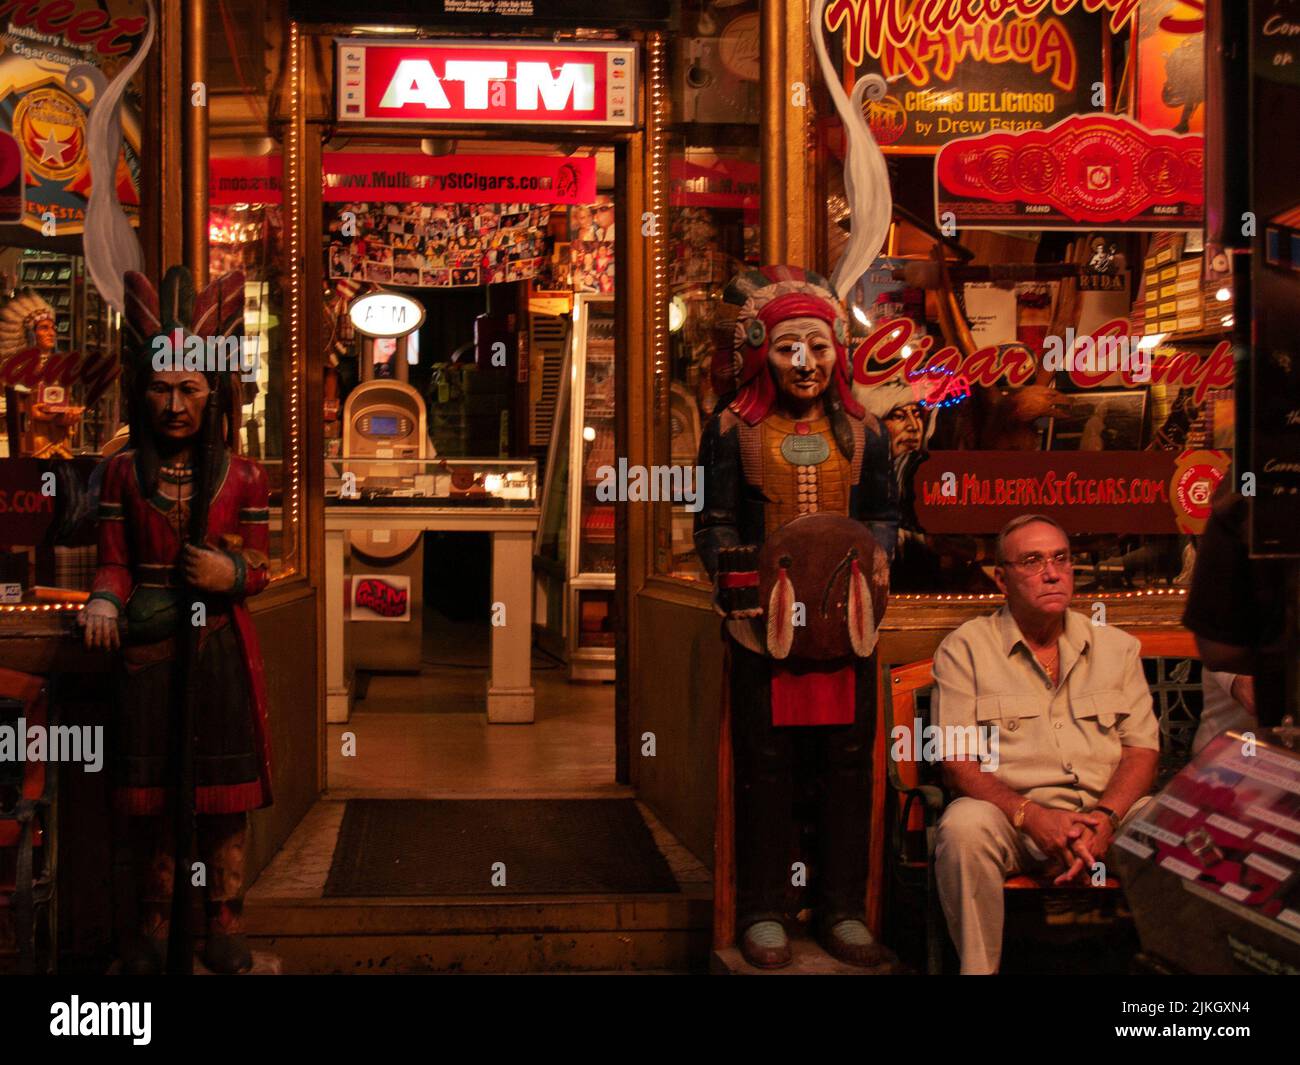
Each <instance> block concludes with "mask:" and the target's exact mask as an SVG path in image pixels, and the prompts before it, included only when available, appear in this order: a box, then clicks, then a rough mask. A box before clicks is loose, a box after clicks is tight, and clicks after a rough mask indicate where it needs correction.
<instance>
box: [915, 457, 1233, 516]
mask: <svg viewBox="0 0 1300 1065" xmlns="http://www.w3.org/2000/svg"><path fill="white" fill-rule="evenodd" d="M1178 463H1179V455H1178V453H1177V452H1174V451H1091V452H1088V451H1080V452H1059V451H934V452H931V453H930V455H929V457H928V458H927V459H926V460H925V461H924V462H922V463H921V465H920V466H919V467H918V468H917V471H916V475H915V478H914V480H913V482H912V484H913V487H914V489H915V492H916V516H917V519H918V521H919V522H920V525H921V527H922V528H923V529H924V530H925V531H926V532H927V533H939V534H942V533H960V534H965V535H972V534H981V533H996V532H998V531H999V530H1000V529H1001V528H1002V527H1003V526H1004V525H1005V524H1006V523H1007V522H1008V521H1010V520H1011V519H1012V518H1015V517H1018V516H1019V515H1021V514H1046V515H1047V516H1049V517H1052V518H1055V519H1056V520H1057V521H1059V522H1060V523H1061V524H1062V525H1063V526H1064V527H1065V530H1066V531H1067V532H1069V533H1071V534H1078V533H1110V534H1146V535H1150V534H1156V533H1176V532H1178V531H1179V518H1180V517H1181V515H1179V514H1177V513H1176V508H1177V505H1178V504H1177V501H1176V500H1177V497H1178V495H1179V491H1178V489H1177V487H1176V486H1175V485H1174V484H1173V483H1172V482H1173V481H1174V477H1175V473H1176V472H1177V467H1178ZM1209 487H1210V490H1212V487H1213V486H1212V485H1211V486H1209ZM1182 494H1183V495H1184V496H1186V494H1187V493H1186V491H1184V492H1183V493H1182ZM1192 494H1193V496H1195V497H1197V498H1199V494H1200V493H1199V492H1193V493H1192ZM1205 494H1206V501H1207V502H1208V494H1209V493H1208V491H1207V492H1206V493H1205Z"/></svg>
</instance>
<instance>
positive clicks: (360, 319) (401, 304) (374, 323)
mask: <svg viewBox="0 0 1300 1065" xmlns="http://www.w3.org/2000/svg"><path fill="white" fill-rule="evenodd" d="M348 317H349V318H350V319H351V320H352V324H353V325H354V326H355V327H356V330H357V332H358V333H363V334H365V335H366V336H368V337H403V336H406V334H407V333H410V332H411V331H412V330H415V329H419V328H420V325H421V323H423V321H424V304H422V303H421V302H420V301H419V300H413V299H411V297H410V296H403V295H402V294H401V293H400V292H371V293H368V294H367V295H365V296H358V297H357V298H356V299H354V300H353V301H352V302H351V303H350V304H349V305H348Z"/></svg>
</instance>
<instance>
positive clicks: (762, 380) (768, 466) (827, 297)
mask: <svg viewBox="0 0 1300 1065" xmlns="http://www.w3.org/2000/svg"><path fill="white" fill-rule="evenodd" d="M724 299H725V300H726V301H727V302H729V303H732V304H734V305H736V306H738V307H739V308H740V311H739V316H738V318H737V320H736V325H735V341H734V352H735V356H736V368H737V371H736V376H735V381H736V385H737V388H736V391H735V392H734V394H733V396H732V398H731V400H730V402H728V403H727V404H726V405H725V406H724V407H723V408H722V409H721V410H719V411H718V412H717V413H716V414H715V415H714V416H713V418H712V420H711V421H710V422H709V423H708V425H707V426H706V428H705V430H704V433H703V436H702V439H701V444H700V457H699V462H700V465H701V466H702V467H703V470H704V502H703V506H702V508H701V510H700V511H699V513H698V514H697V515H696V520H695V544H696V547H697V549H698V551H699V553H700V557H701V559H702V560H703V562H704V565H705V568H706V569H707V570H708V572H709V574H710V575H711V576H712V577H713V579H714V586H715V604H716V606H717V608H718V610H719V612H720V613H721V614H723V616H725V618H726V619H727V620H726V623H725V634H726V635H725V640H726V648H727V653H728V663H729V664H728V673H729V675H728V678H727V681H728V695H729V701H728V705H727V707H726V710H725V713H724V733H723V737H722V740H723V744H724V746H725V745H726V744H728V743H729V744H730V747H731V762H730V765H731V766H732V767H733V768H732V771H733V774H734V792H733V797H732V798H733V801H732V808H733V810H734V814H733V817H732V824H734V855H735V896H734V899H735V903H734V933H733V934H735V935H738V936H739V937H740V948H741V952H742V953H743V955H744V956H745V958H746V959H747V960H748V961H749V962H750V963H751V964H754V965H758V966H762V967H779V966H782V965H786V964H788V963H789V962H790V960H791V956H792V955H791V946H790V942H789V937H788V934H787V930H786V924H787V923H788V921H787V918H788V917H789V911H790V910H791V908H792V905H791V898H790V887H791V885H792V883H796V884H797V883H799V882H800V873H799V869H800V867H801V866H800V864H799V863H800V861H801V862H802V868H804V869H807V870H808V879H807V883H808V886H809V887H811V888H813V889H814V895H815V898H816V932H817V934H818V937H819V938H820V939H821V942H822V944H823V945H824V947H825V948H826V949H827V951H828V952H829V953H831V954H832V955H834V956H835V957H837V958H839V959H841V960H843V961H846V962H848V963H850V964H854V965H861V966H867V967H874V966H878V965H882V964H885V963H887V962H888V961H890V955H889V952H888V951H887V950H885V948H883V947H882V946H880V945H879V944H878V943H876V942H875V940H874V939H873V938H872V936H871V934H870V932H869V931H868V929H867V927H866V924H865V922H864V909H865V904H866V874H867V856H868V833H869V810H870V779H871V765H870V758H871V738H872V728H873V725H874V717H875V702H874V684H873V679H872V678H873V672H872V669H871V665H872V659H871V656H872V653H873V651H874V648H875V643H876V627H877V624H878V622H879V619H880V617H881V615H882V614H883V612H884V608H885V598H886V595H887V586H888V561H889V557H890V555H891V553H892V551H893V546H894V539H895V535H896V531H897V523H898V505H897V490H896V483H895V479H894V477H893V467H892V462H891V459H890V450H889V437H888V435H887V433H886V432H885V431H884V430H883V428H882V426H881V424H880V422H879V421H878V420H877V419H876V418H874V417H873V416H871V415H869V414H867V413H866V412H865V411H864V410H863V409H862V407H861V406H860V405H859V404H858V402H857V400H855V399H854V397H853V393H852V389H851V387H850V373H849V359H848V349H847V341H848V331H847V323H846V319H845V312H844V308H843V306H842V305H841V304H840V301H839V299H838V298H837V296H836V294H835V292H834V290H833V289H832V288H831V286H830V284H829V282H827V281H826V280H824V279H823V278H821V277H819V276H818V275H816V274H813V273H810V272H808V271H806V270H802V269H799V268H797V267H789V266H772V267H764V268H763V269H761V270H751V271H748V272H746V273H744V274H741V275H740V276H739V277H737V278H736V279H735V280H734V281H732V283H731V284H730V285H729V286H728V288H727V290H726V292H725V294H724ZM809 767H811V768H809ZM720 771H721V772H723V773H724V774H725V772H726V770H725V769H721V770H720ZM805 793H806V797H810V798H811V799H812V801H813V805H814V807H815V809H816V811H817V812H816V817H815V821H816V825H815V829H816V839H817V847H816V853H815V854H809V855H802V856H801V855H799V852H798V850H797V837H798V833H797V832H796V822H795V808H796V802H797V800H799V799H800V798H802V797H805ZM722 820H723V822H724V824H723V826H722V827H721V828H720V829H719V831H720V832H723V831H725V829H726V827H727V826H726V825H725V821H726V818H725V816H724V817H723V819H722ZM796 859H798V860H796ZM715 890H716V891H717V892H718V893H719V895H720V896H721V895H724V894H726V892H727V891H728V885H725V884H724V885H720V886H719V887H718V888H716V889H715ZM723 919H724V920H726V921H728V922H730V921H731V920H732V917H731V915H727V916H726V917H725V918H723ZM722 938H723V941H725V940H726V939H727V936H726V934H725V933H724V935H723V937H722Z"/></svg>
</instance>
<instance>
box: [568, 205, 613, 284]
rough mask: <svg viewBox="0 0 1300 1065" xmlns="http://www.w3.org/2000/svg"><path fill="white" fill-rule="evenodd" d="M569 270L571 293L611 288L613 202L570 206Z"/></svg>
mask: <svg viewBox="0 0 1300 1065" xmlns="http://www.w3.org/2000/svg"><path fill="white" fill-rule="evenodd" d="M569 234H570V243H569V263H570V267H569V273H570V279H571V281H572V284H573V291H574V292H603V293H606V294H608V293H611V292H613V291H614V201H613V200H611V199H610V198H609V197H608V196H605V197H601V199H600V200H599V201H598V202H596V203H592V204H584V205H583V206H580V207H571V208H570V209H569Z"/></svg>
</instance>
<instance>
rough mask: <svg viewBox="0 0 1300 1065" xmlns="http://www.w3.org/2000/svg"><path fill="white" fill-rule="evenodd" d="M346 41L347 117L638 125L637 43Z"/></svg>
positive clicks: (342, 47)
mask: <svg viewBox="0 0 1300 1065" xmlns="http://www.w3.org/2000/svg"><path fill="white" fill-rule="evenodd" d="M336 44H337V46H338V116H339V120H340V121H342V122H422V123H426V124H436V125H444V124H459V123H464V124H469V125H484V124H501V123H512V124H520V125H530V126H631V125H633V124H635V122H636V81H637V72H636V57H637V52H636V48H635V47H633V46H628V45H624V46H617V47H610V46H605V45H593V46H585V45H578V44H568V45H565V46H563V47H557V46H552V45H534V44H520V43H513V44H488V43H484V44H467V43H464V42H451V41H358V40H357V39H356V38H342V39H339V40H338V41H336Z"/></svg>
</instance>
